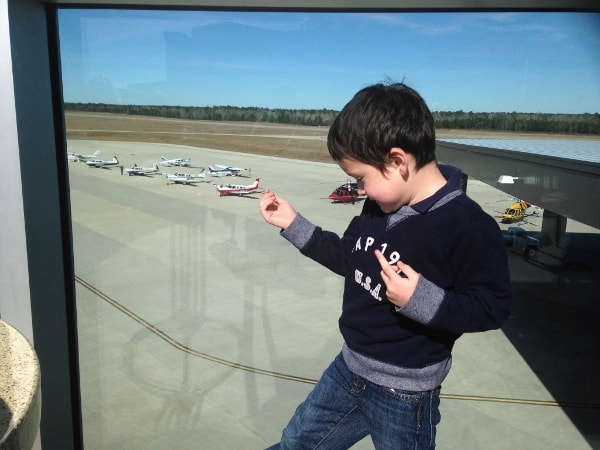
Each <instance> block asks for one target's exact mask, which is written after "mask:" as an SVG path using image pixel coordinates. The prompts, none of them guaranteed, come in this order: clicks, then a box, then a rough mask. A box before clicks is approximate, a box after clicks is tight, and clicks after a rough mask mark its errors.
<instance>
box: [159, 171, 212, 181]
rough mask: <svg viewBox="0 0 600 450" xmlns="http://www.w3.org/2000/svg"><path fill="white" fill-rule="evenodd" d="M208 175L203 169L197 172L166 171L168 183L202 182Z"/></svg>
mask: <svg viewBox="0 0 600 450" xmlns="http://www.w3.org/2000/svg"><path fill="white" fill-rule="evenodd" d="M205 176H206V172H205V171H202V172H200V173H197V174H191V173H166V174H165V178H166V179H167V184H169V183H175V184H194V183H200V182H201V181H202V180H203V179H204V177H205Z"/></svg>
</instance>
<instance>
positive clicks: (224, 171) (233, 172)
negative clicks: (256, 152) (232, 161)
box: [208, 164, 250, 177]
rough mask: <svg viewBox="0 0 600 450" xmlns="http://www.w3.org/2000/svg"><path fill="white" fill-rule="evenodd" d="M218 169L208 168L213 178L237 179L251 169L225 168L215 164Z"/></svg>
mask: <svg viewBox="0 0 600 450" xmlns="http://www.w3.org/2000/svg"><path fill="white" fill-rule="evenodd" d="M215 167H217V168H216V169H215V168H214V167H212V166H208V171H209V172H210V175H211V176H213V177H220V176H221V175H225V176H227V177H235V176H238V175H239V174H240V172H244V171H246V170H247V171H250V169H244V168H243V167H231V166H224V165H222V164H215Z"/></svg>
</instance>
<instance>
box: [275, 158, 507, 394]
mask: <svg viewBox="0 0 600 450" xmlns="http://www.w3.org/2000/svg"><path fill="white" fill-rule="evenodd" d="M440 170H441V171H442V173H443V174H444V176H445V177H446V179H447V183H446V185H445V186H444V187H442V188H441V189H440V190H439V191H438V192H436V193H435V194H434V195H433V196H431V197H430V198H428V199H425V200H423V201H421V202H419V203H418V204H415V205H412V206H410V207H409V206H404V207H402V208H400V209H399V210H398V211H396V212H394V213H391V214H384V213H382V211H381V210H380V209H379V207H378V206H377V204H376V203H374V202H372V201H370V200H368V199H367V200H366V201H365V205H364V208H363V211H362V213H361V215H359V216H357V217H355V218H354V219H352V221H351V223H350V225H349V226H348V228H347V229H346V231H345V232H344V234H343V236H342V237H341V238H340V237H339V236H338V235H336V234H335V233H332V232H329V231H325V230H322V229H321V228H320V227H317V226H315V225H313V224H312V223H310V222H309V221H308V220H307V219H305V218H304V217H303V216H302V215H300V214H298V216H297V217H296V219H295V220H294V221H293V222H292V224H291V225H290V226H289V227H288V228H287V229H286V230H285V231H283V232H282V235H283V236H284V237H285V238H286V239H288V240H289V241H291V242H292V243H293V244H294V245H295V246H296V247H298V248H299V250H300V251H301V252H302V253H303V254H304V255H306V256H308V257H310V258H312V259H313V260H315V261H317V262H319V263H321V264H322V265H324V266H325V267H328V268H329V269H330V270H332V271H333V272H335V273H337V274H339V275H342V276H344V277H345V286H344V297H343V308H342V314H341V317H340V319H339V326H340V331H341V333H342V335H343V337H344V340H345V343H346V346H347V348H345V350H346V351H345V353H344V356H345V357H346V360H347V362H348V363H349V364H348V365H349V366H350V367H351V368H352V369H355V370H356V371H358V372H360V373H359V374H360V375H362V376H366V377H367V378H369V379H371V381H374V382H380V383H381V384H385V385H388V386H390V387H398V388H419V389H420V390H421V388H423V387H426V388H434V387H436V386H433V385H436V384H438V383H440V382H441V380H442V379H443V378H444V377H445V376H446V374H447V372H448V370H449V369H450V360H451V350H452V347H453V345H454V342H455V341H456V339H457V338H458V337H459V336H460V335H461V334H462V333H465V332H476V331H485V330H490V329H496V328H499V327H500V326H501V324H502V323H503V322H504V321H505V320H506V319H507V317H508V314H509V312H510V307H511V302H512V293H511V285H510V277H509V272H508V264H507V256H506V250H505V247H504V243H503V240H502V235H501V233H500V229H499V227H498V224H497V223H496V222H495V220H494V219H493V218H492V217H490V216H489V215H488V214H486V213H485V212H484V211H483V210H482V209H481V207H480V206H479V205H478V204H477V203H475V202H474V201H473V200H471V199H470V198H469V197H467V195H465V194H464V193H463V192H462V191H461V189H460V171H459V170H458V169H456V168H454V167H451V166H440ZM375 249H379V250H381V251H382V252H383V254H384V256H385V257H386V258H387V259H388V261H390V262H392V263H393V262H395V261H397V260H398V259H400V260H401V261H403V262H404V263H406V264H409V265H410V266H411V267H412V268H413V269H414V270H415V271H417V272H418V273H419V274H420V277H419V282H418V284H417V287H416V290H415V292H414V293H413V295H412V296H411V298H410V299H409V301H408V303H407V304H406V305H405V306H403V307H402V308H398V307H396V306H395V305H393V304H392V303H391V302H389V301H388V300H387V297H386V290H385V284H384V283H383V281H382V279H381V276H380V271H381V267H380V265H379V263H378V261H377V259H376V258H375V255H374V250H375ZM411 371H412V372H411ZM377 372H382V373H383V374H382V373H379V374H378V373H377ZM413 372H416V373H417V375H414V373H413ZM407 374H408V375H407ZM394 377H396V378H398V377H400V378H406V377H408V378H415V377H416V378H417V381H416V382H414V383H413V382H407V381H406V380H404V381H403V382H400V383H394V382H393V381H390V380H393V379H394ZM418 378H423V380H420V381H419V380H418ZM413 381H414V380H413ZM430 384H433V385H432V386H430Z"/></svg>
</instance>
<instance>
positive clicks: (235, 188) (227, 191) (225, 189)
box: [215, 178, 260, 197]
mask: <svg viewBox="0 0 600 450" xmlns="http://www.w3.org/2000/svg"><path fill="white" fill-rule="evenodd" d="M259 181H260V178H257V179H256V180H254V183H252V184H248V185H240V184H215V186H216V187H217V192H218V193H219V195H220V196H221V197H223V196H224V195H247V194H252V193H253V192H255V191H256V190H257V189H258V182H259Z"/></svg>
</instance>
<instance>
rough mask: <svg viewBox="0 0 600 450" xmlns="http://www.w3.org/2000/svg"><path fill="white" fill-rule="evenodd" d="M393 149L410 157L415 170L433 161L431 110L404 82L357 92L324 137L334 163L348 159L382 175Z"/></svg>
mask: <svg viewBox="0 0 600 450" xmlns="http://www.w3.org/2000/svg"><path fill="white" fill-rule="evenodd" d="M394 147H400V148H402V149H403V150H404V151H405V152H407V153H410V154H412V155H413V156H414V158H415V160H416V166H417V169H420V168H421V167H423V166H424V165H425V164H427V163H429V162H431V161H434V160H435V127H434V121H433V116H432V114H431V111H429V108H428V107H427V105H426V103H425V101H424V100H423V98H422V97H421V96H420V95H419V93H418V92H417V91H415V90H414V89H412V88H410V87H408V86H407V85H405V84H404V83H393V84H382V83H380V84H375V85H372V86H368V87H366V88H364V89H362V90H360V91H358V92H357V93H356V95H355V96H354V97H353V98H352V100H350V102H348V104H347V105H346V106H344V108H343V109H342V111H341V112H340V113H339V114H338V115H337V117H336V118H335V120H334V121H333V124H332V125H331V128H330V129H329V134H328V136H327V148H328V149H329V154H330V155H331V157H332V158H333V160H334V161H341V160H343V159H346V158H352V159H355V160H356V161H359V162H362V163H365V164H369V165H371V166H374V167H377V168H378V169H379V170H381V171H382V172H383V171H384V169H385V166H386V164H387V163H388V162H389V161H388V154H389V152H390V150H391V149H392V148H394Z"/></svg>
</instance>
